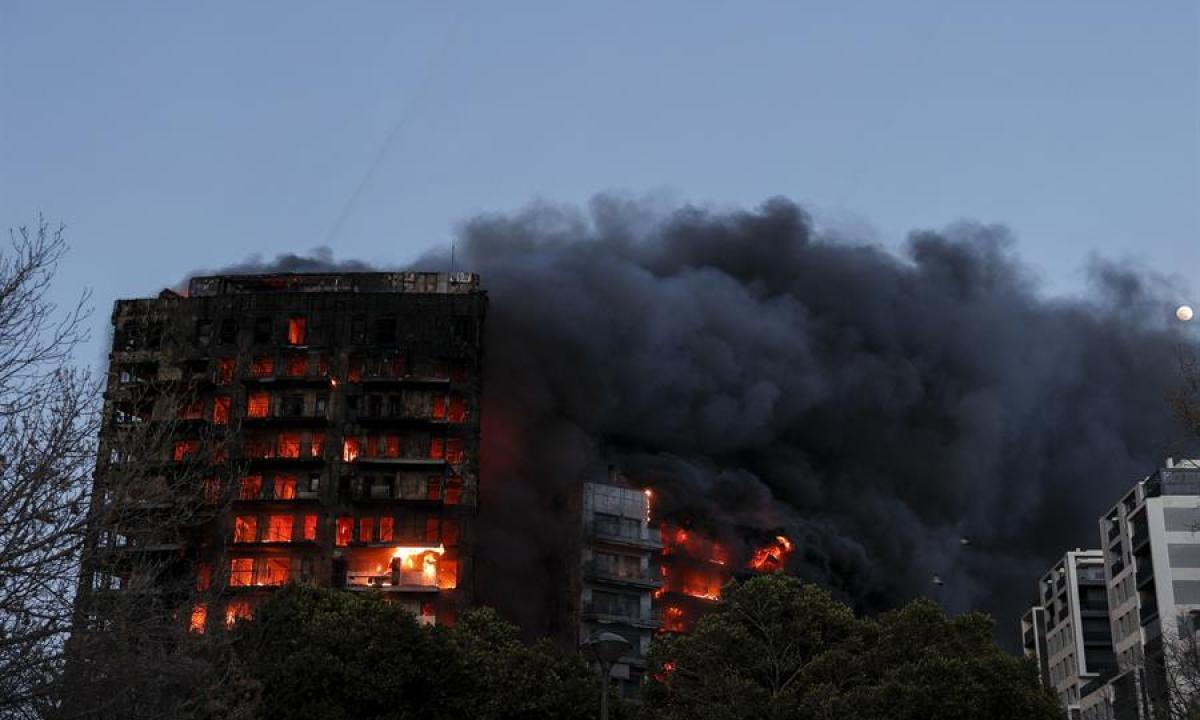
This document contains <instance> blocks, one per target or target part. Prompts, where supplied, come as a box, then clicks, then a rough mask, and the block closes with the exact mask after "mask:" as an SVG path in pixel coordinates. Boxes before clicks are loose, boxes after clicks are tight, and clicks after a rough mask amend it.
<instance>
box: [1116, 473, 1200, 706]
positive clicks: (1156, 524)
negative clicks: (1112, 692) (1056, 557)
mask: <svg viewBox="0 0 1200 720" xmlns="http://www.w3.org/2000/svg"><path fill="white" fill-rule="evenodd" d="M1100 536H1101V539H1102V541H1103V543H1104V548H1105V568H1106V569H1105V580H1106V587H1107V591H1108V595H1109V601H1110V603H1109V604H1110V622H1111V626H1112V634H1113V650H1114V654H1115V659H1116V664H1117V668H1118V671H1119V673H1120V675H1119V676H1118V678H1117V681H1119V682H1120V683H1121V684H1122V685H1123V687H1125V688H1126V689H1125V692H1124V694H1123V695H1124V697H1122V693H1120V692H1117V693H1116V695H1117V696H1118V697H1117V701H1118V704H1120V705H1122V706H1123V707H1125V708H1128V709H1126V710H1124V711H1122V710H1121V709H1120V708H1118V712H1117V713H1116V715H1115V717H1117V718H1125V717H1129V718H1146V717H1157V716H1160V715H1162V714H1163V710H1162V705H1163V704H1164V703H1165V699H1166V696H1167V693H1168V690H1169V688H1170V687H1171V685H1172V684H1176V685H1177V684H1178V683H1180V682H1190V680H1188V679H1187V678H1184V677H1181V675H1182V673H1180V672H1177V671H1173V669H1172V667H1171V665H1172V660H1171V656H1172V655H1173V654H1177V653H1178V652H1179V651H1180V650H1181V649H1182V648H1183V647H1185V646H1190V645H1191V643H1192V642H1193V641H1194V638H1195V630H1196V628H1195V621H1194V617H1193V613H1195V612H1197V611H1198V610H1200V462H1198V461H1196V460H1182V461H1175V460H1168V461H1167V463H1166V467H1164V468H1161V469H1160V470H1158V471H1157V472H1155V473H1154V474H1153V475H1151V476H1150V477H1148V478H1146V479H1145V480H1143V481H1141V482H1139V483H1138V484H1137V485H1136V486H1134V487H1133V488H1132V489H1130V490H1129V492H1127V493H1126V494H1125V496H1124V497H1122V498H1121V500H1120V501H1119V502H1118V503H1116V504H1115V505H1113V506H1112V507H1111V508H1110V509H1109V511H1108V512H1106V513H1105V514H1104V516H1103V517H1102V518H1100ZM1130 713H1134V714H1130Z"/></svg>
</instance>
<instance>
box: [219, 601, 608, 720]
mask: <svg viewBox="0 0 1200 720" xmlns="http://www.w3.org/2000/svg"><path fill="white" fill-rule="evenodd" d="M236 634H237V641H236V646H237V647H238V649H239V654H240V655H241V656H242V657H243V658H244V660H245V662H246V667H247V670H248V673H249V675H250V676H251V677H252V679H253V681H255V682H257V683H259V684H261V701H260V706H259V707H258V708H257V712H256V713H255V715H254V716H255V717H261V718H263V719H264V720H271V719H273V718H288V719H289V720H305V719H306V718H312V719H313V720H318V719H320V720H337V719H338V718H418V717H419V718H483V719H492V720H503V719H504V718H557V719H562V720H568V719H571V718H591V717H592V716H593V715H594V709H595V707H596V705H597V704H598V699H597V698H598V695H599V686H598V684H597V677H596V676H595V675H594V674H592V673H591V672H589V671H588V668H587V667H586V666H585V665H584V663H583V661H582V660H581V659H580V658H579V657H578V656H575V655H570V654H567V653H564V652H562V651H560V650H559V649H558V648H557V647H555V646H553V645H551V644H550V643H549V642H547V641H541V642H538V643H534V644H526V643H524V642H522V641H521V640H520V638H519V637H518V635H517V629H516V628H515V627H514V626H513V625H510V624H508V623H506V622H504V621H503V620H501V619H500V618H499V617H498V616H497V615H496V614H495V612H493V611H491V610H487V609H483V610H473V611H470V612H468V613H466V614H465V615H463V616H462V617H460V618H459V619H458V622H457V623H456V624H455V626H454V627H452V628H446V627H434V628H422V627H420V626H419V625H418V623H417V620H416V618H415V617H414V616H413V615H412V613H411V612H409V611H408V610H406V609H404V608H403V607H401V606H400V605H399V604H396V603H392V602H388V601H387V600H386V599H385V598H384V597H383V596H381V595H376V594H354V593H347V592H343V591H337V590H324V589H317V588H312V587H307V586H301V585H295V584H293V585H289V586H287V587H284V588H283V589H281V590H280V591H279V592H277V593H276V594H275V595H274V596H272V597H271V599H270V600H268V601H267V602H266V603H264V604H263V605H262V606H260V607H259V609H258V611H257V613H256V615H255V618H254V619H253V620H251V621H248V622H244V623H241V624H240V626H239V627H238V628H237V630H236Z"/></svg>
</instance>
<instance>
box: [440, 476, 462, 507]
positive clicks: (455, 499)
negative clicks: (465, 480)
mask: <svg viewBox="0 0 1200 720" xmlns="http://www.w3.org/2000/svg"><path fill="white" fill-rule="evenodd" d="M442 502H444V503H446V504H447V505H457V504H459V503H460V502H462V478H460V477H458V476H457V475H451V476H450V477H448V478H446V490H445V493H444V495H443V497H442Z"/></svg>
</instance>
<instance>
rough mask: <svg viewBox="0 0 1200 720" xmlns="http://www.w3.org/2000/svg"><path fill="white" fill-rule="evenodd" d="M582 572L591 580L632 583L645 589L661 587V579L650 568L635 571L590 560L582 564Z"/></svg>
mask: <svg viewBox="0 0 1200 720" xmlns="http://www.w3.org/2000/svg"><path fill="white" fill-rule="evenodd" d="M583 574H584V577H586V578H590V579H592V580H596V581H599V582H606V583H612V584H617V585H633V586H635V587H642V588H647V589H653V588H657V587H662V579H661V578H659V577H658V576H657V575H656V574H655V573H653V572H652V571H651V570H650V569H644V570H643V569H640V568H639V569H638V570H637V571H636V572H630V571H628V570H624V571H622V570H619V569H616V568H612V567H610V566H609V565H607V564H604V563H598V562H596V561H595V560H592V561H590V562H587V563H585V564H584V566H583Z"/></svg>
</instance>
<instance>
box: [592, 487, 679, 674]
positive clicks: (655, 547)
mask: <svg viewBox="0 0 1200 720" xmlns="http://www.w3.org/2000/svg"><path fill="white" fill-rule="evenodd" d="M582 510H583V522H582V528H583V542H582V544H581V557H580V568H581V575H582V582H581V593H580V606H581V613H580V623H579V642H580V643H583V642H584V641H586V640H587V639H588V638H590V637H592V636H593V635H594V634H597V633H601V632H613V633H616V634H618V635H621V636H622V637H624V638H625V639H626V640H628V641H629V645H630V648H629V652H628V653H627V654H626V655H625V656H624V657H622V658H621V659H620V660H619V661H618V662H617V663H615V664H614V665H613V670H612V676H613V677H614V678H615V679H616V681H617V686H618V688H619V689H620V691H621V693H622V694H623V695H625V696H626V697H632V696H634V695H636V694H637V693H638V690H639V688H640V687H641V684H642V680H643V679H644V677H645V673H646V654H647V653H648V652H649V650H650V640H651V638H652V637H653V634H654V631H655V630H657V629H658V628H659V626H660V623H659V619H658V614H657V613H656V612H655V608H654V601H653V593H654V591H655V590H656V589H658V588H659V587H660V586H661V585H662V583H661V582H660V580H659V575H658V566H657V562H656V561H657V559H658V553H659V551H660V550H662V543H661V542H659V539H658V534H657V532H655V531H654V530H653V529H652V528H651V527H650V502H649V497H648V495H647V492H646V491H643V490H634V489H629V488H625V487H618V486H616V485H603V484H599V483H584V485H583V503H582Z"/></svg>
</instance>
